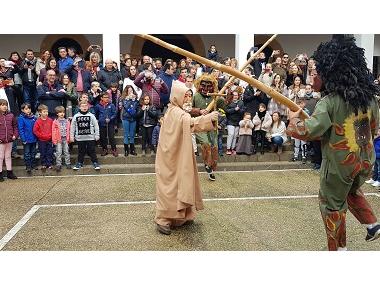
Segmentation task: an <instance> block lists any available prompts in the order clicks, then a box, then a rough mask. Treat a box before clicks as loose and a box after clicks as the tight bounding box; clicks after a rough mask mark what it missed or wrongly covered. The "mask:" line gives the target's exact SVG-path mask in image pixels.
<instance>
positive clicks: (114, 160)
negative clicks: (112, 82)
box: [12, 149, 292, 166]
mask: <svg viewBox="0 0 380 285" xmlns="http://www.w3.org/2000/svg"><path fill="white" fill-rule="evenodd" d="M97 152H98V155H97V157H98V160H99V163H100V164H124V165H128V164H154V162H155V155H154V154H152V153H150V152H149V151H148V152H147V155H146V156H142V155H141V153H139V154H138V155H137V156H131V155H130V156H128V157H125V156H124V155H123V154H121V153H119V155H118V156H117V157H114V156H112V155H111V154H108V155H106V156H100V150H99V149H98V151H97ZM291 157H292V151H284V152H283V153H282V154H281V155H279V154H277V153H273V152H265V153H264V154H260V153H258V154H255V155H250V156H248V155H224V156H221V157H219V159H218V161H219V162H221V163H236V162H242V163H244V162H264V161H266V162H273V161H289V159H290V158H291ZM196 160H197V162H198V163H201V162H202V156H201V155H199V156H196ZM37 161H39V160H37ZM76 162H77V155H76V154H74V155H71V163H72V164H75V163H76ZM12 163H13V165H15V166H23V165H24V160H23V159H21V158H18V159H13V160H12ZM85 163H86V164H90V163H91V161H90V158H89V157H87V156H86V157H85Z"/></svg>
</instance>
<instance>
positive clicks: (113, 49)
mask: <svg viewBox="0 0 380 285" xmlns="http://www.w3.org/2000/svg"><path fill="white" fill-rule="evenodd" d="M108 58H110V59H112V60H113V61H115V62H117V65H118V66H119V69H120V35H119V34H118V33H112V32H107V33H106V34H103V63H104V62H105V60H106V59H108Z"/></svg>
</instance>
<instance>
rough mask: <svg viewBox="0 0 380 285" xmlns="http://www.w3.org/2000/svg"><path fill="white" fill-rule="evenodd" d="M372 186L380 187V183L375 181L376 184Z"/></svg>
mask: <svg viewBox="0 0 380 285" xmlns="http://www.w3.org/2000/svg"><path fill="white" fill-rule="evenodd" d="M372 186H373V187H379V186H380V182H379V181H375V182H374V183H372Z"/></svg>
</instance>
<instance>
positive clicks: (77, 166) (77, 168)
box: [73, 162, 83, 170]
mask: <svg viewBox="0 0 380 285" xmlns="http://www.w3.org/2000/svg"><path fill="white" fill-rule="evenodd" d="M82 167H83V165H82V163H79V162H78V163H77V164H75V166H74V167H73V170H79V169H81V168H82Z"/></svg>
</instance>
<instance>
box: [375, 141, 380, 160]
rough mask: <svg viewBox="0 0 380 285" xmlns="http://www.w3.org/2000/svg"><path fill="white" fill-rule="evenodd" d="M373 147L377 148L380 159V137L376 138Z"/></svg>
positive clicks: (377, 155) (377, 156)
mask: <svg viewBox="0 0 380 285" xmlns="http://www.w3.org/2000/svg"><path fill="white" fill-rule="evenodd" d="M373 145H374V147H375V152H376V159H380V137H377V138H375V140H374V141H373Z"/></svg>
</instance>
